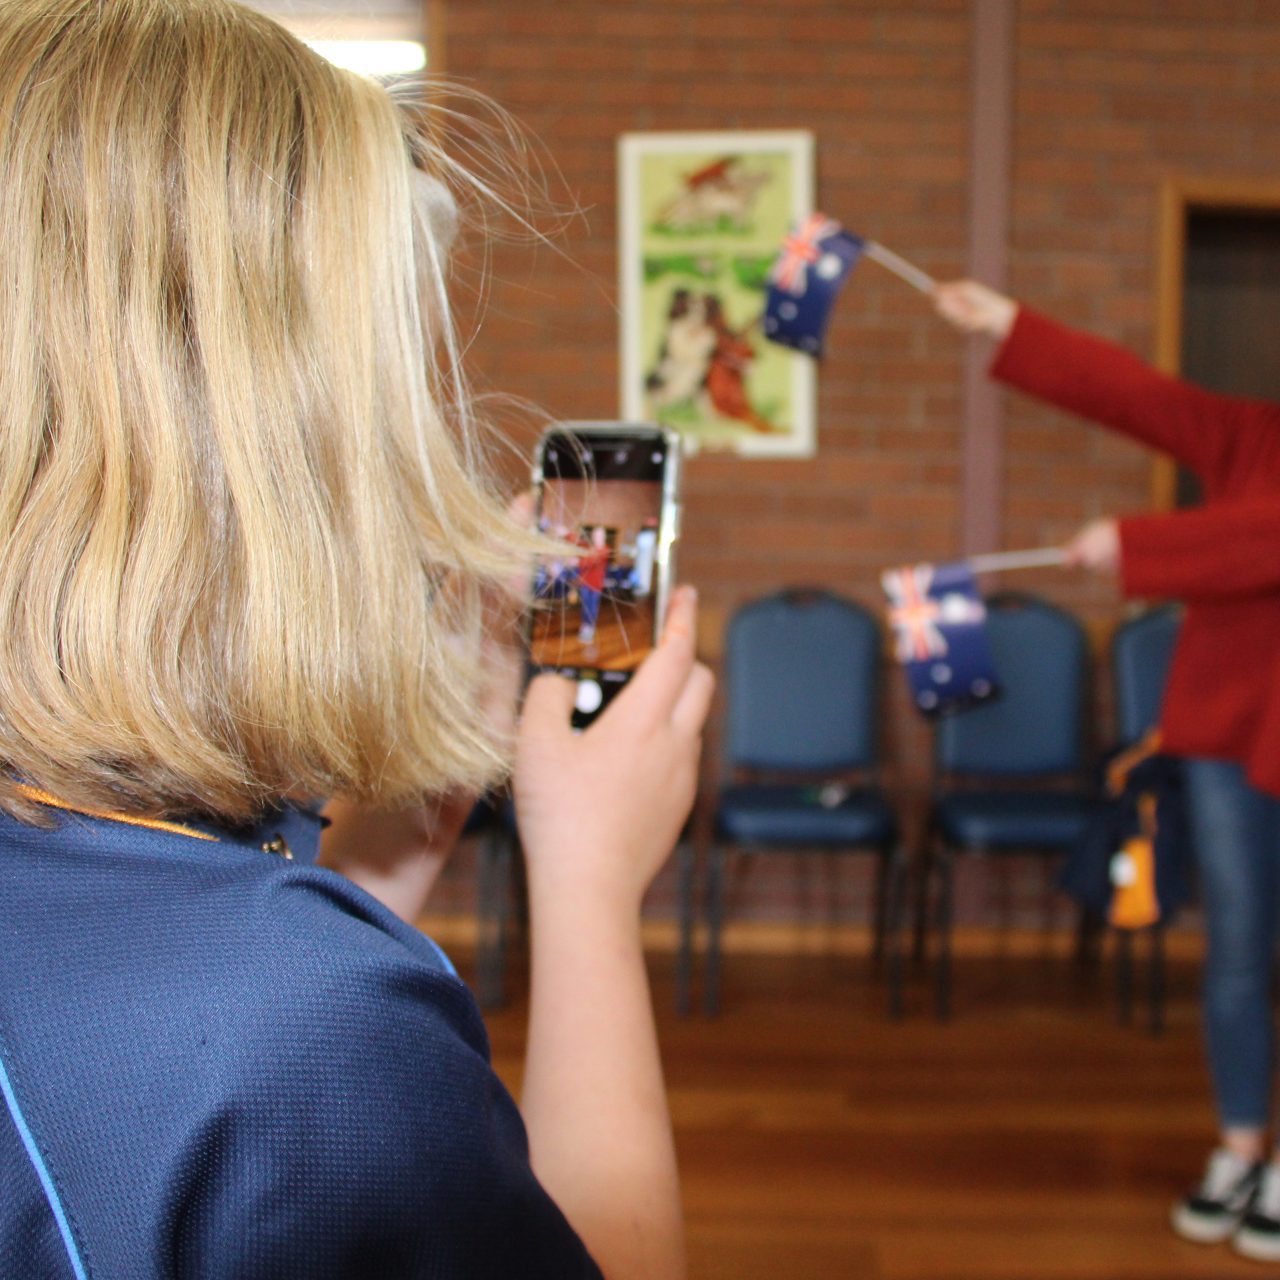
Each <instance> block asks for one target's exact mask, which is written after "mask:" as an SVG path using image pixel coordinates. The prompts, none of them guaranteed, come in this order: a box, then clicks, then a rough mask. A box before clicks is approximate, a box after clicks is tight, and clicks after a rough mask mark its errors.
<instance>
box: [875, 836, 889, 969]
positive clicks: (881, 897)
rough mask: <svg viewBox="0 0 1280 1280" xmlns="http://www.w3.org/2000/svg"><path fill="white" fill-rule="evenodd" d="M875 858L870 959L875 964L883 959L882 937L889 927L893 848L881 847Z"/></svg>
mask: <svg viewBox="0 0 1280 1280" xmlns="http://www.w3.org/2000/svg"><path fill="white" fill-rule="evenodd" d="M879 855H880V856H879V857H878V858H877V859H876V889H875V919H874V921H873V922H872V928H873V929H874V932H873V933H872V935H871V959H872V961H874V962H875V963H876V964H877V965H879V964H880V962H881V961H883V960H884V937H885V933H886V931H887V930H888V928H889V921H890V915H889V907H890V903H889V896H890V892H891V888H892V886H891V884H890V875H891V871H892V863H893V850H892V849H881V850H880V851H879Z"/></svg>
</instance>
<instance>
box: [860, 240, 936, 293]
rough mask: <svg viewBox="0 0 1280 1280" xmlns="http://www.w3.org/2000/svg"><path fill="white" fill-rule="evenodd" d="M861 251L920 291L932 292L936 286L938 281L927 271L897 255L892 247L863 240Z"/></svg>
mask: <svg viewBox="0 0 1280 1280" xmlns="http://www.w3.org/2000/svg"><path fill="white" fill-rule="evenodd" d="M862 252H863V253H864V254H866V256H867V257H868V258H870V259H872V260H873V261H874V262H878V263H879V264H880V265H881V266H882V267H884V268H885V269H886V270H888V271H892V272H893V274H894V275H895V276H897V277H898V278H899V279H900V280H905V281H906V282H907V283H908V284H909V285H911V286H912V288H915V289H919V290H920V292H921V293H932V292H933V291H934V289H936V288H937V287H938V282H937V281H936V280H935V279H934V278H933V277H932V276H931V275H930V274H929V273H928V272H927V271H921V270H920V268H919V267H917V266H916V265H915V264H914V263H912V262H908V261H907V260H906V258H902V257H899V256H898V255H897V254H896V253H894V252H893V250H892V249H886V248H885V247H884V245H882V244H880V243H878V242H877V241H875V240H866V241H864V242H863V245H862Z"/></svg>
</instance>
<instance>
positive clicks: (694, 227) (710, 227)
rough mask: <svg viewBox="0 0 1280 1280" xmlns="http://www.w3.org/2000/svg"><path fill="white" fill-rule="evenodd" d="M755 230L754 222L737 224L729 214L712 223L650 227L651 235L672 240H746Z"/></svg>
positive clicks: (650, 225)
mask: <svg viewBox="0 0 1280 1280" xmlns="http://www.w3.org/2000/svg"><path fill="white" fill-rule="evenodd" d="M755 229H756V226H755V223H754V222H741V223H739V222H735V221H734V220H733V219H732V218H730V217H729V216H728V215H727V214H721V215H720V217H718V218H716V219H714V220H713V221H710V222H686V223H681V224H680V225H679V226H675V227H664V226H663V225H662V224H661V223H658V222H651V223H650V224H649V227H648V230H649V234H650V235H655V236H666V237H667V238H668V239H672V240H679V239H683V238H684V237H685V236H740V237H741V238H743V239H746V238H747V237H748V236H751V235H754V234H755Z"/></svg>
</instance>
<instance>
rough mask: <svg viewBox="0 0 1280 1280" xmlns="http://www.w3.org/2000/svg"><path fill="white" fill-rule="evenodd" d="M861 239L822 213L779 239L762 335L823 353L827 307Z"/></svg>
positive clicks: (855, 256)
mask: <svg viewBox="0 0 1280 1280" xmlns="http://www.w3.org/2000/svg"><path fill="white" fill-rule="evenodd" d="M862 250H863V241H862V240H860V239H859V238H858V237H857V236H855V235H852V234H850V233H849V232H848V231H845V230H844V229H843V228H842V227H841V226H840V224H839V223H838V222H833V221H832V220H831V219H830V218H827V217H825V216H824V215H823V214H821V213H811V214H810V215H809V216H808V217H807V218H806V219H805V220H804V222H803V223H801V225H800V226H799V227H797V228H796V229H795V230H794V231H793V232H792V233H791V234H790V235H789V236H788V237H787V238H786V240H785V241H784V242H783V245H782V252H781V253H780V254H779V255H778V258H777V260H776V261H775V262H774V264H773V270H772V271H771V272H770V273H769V287H768V293H767V296H766V300H765V308H764V321H763V327H764V336H765V337H766V338H768V339H769V340H770V341H771V342H777V343H779V344H781V345H782V346H784V347H794V348H795V349H796V350H797V351H803V352H806V353H807V354H808V355H811V356H818V355H821V354H822V342H823V338H824V337H825V335H826V332H827V321H828V320H829V319H830V316H831V307H832V305H833V304H834V302H835V300H836V297H837V295H838V294H839V292H840V290H841V288H842V287H843V286H844V282H845V281H846V280H847V279H848V278H849V273H850V272H851V271H852V270H853V267H854V263H856V262H857V261H858V258H859V256H860V255H861V254H862Z"/></svg>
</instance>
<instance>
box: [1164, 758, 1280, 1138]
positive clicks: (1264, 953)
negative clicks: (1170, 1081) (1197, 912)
mask: <svg viewBox="0 0 1280 1280" xmlns="http://www.w3.org/2000/svg"><path fill="white" fill-rule="evenodd" d="M1186 778H1187V794H1188V799H1189V801H1190V818H1191V828H1192V835H1193V838H1194V844H1195V849H1196V860H1197V862H1198V863H1199V868H1200V892H1201V896H1202V898H1203V901H1204V913H1205V928H1206V931H1207V933H1208V952H1207V957H1206V961H1205V971H1204V1022H1205V1036H1206V1039H1207V1042H1208V1049H1209V1070H1210V1072H1211V1074H1212V1076H1213V1090H1214V1096H1215V1099H1216V1101H1217V1105H1218V1116H1219V1120H1220V1123H1221V1124H1222V1127H1223V1128H1236V1127H1239V1128H1254V1129H1262V1128H1265V1127H1266V1126H1267V1121H1268V1117H1269V1116H1270V1113H1271V1062H1272V1014H1271V973H1272V958H1273V955H1274V952H1275V939H1276V928H1277V923H1278V922H1280V911H1277V905H1278V904H1277V896H1278V894H1280V800H1277V799H1274V798H1272V797H1271V796H1268V795H1266V794H1265V793H1263V792H1261V791H1259V790H1258V789H1257V788H1256V787H1254V786H1252V785H1251V784H1250V783H1249V782H1248V781H1247V780H1246V778H1245V776H1244V770H1243V769H1241V767H1240V766H1239V765H1237V764H1231V763H1228V762H1226V761H1222V760H1188V761H1187V762H1186Z"/></svg>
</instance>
